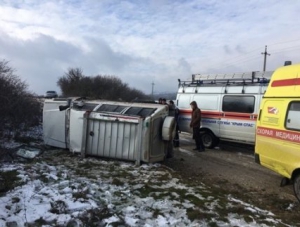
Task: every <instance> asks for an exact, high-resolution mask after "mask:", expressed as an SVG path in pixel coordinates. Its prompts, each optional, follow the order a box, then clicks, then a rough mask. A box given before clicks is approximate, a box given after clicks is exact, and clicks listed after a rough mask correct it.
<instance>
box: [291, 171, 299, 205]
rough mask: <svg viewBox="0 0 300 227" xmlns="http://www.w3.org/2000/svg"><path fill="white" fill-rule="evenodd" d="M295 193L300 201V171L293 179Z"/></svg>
mask: <svg viewBox="0 0 300 227" xmlns="http://www.w3.org/2000/svg"><path fill="white" fill-rule="evenodd" d="M293 187H294V193H295V196H296V198H297V199H298V201H299V202H300V173H298V174H297V175H296V176H295V177H294V180H293Z"/></svg>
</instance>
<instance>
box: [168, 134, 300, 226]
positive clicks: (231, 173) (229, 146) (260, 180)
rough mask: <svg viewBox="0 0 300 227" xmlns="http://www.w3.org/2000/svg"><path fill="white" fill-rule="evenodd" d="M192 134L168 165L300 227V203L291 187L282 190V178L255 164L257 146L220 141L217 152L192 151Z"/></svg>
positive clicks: (189, 178) (182, 137)
mask: <svg viewBox="0 0 300 227" xmlns="http://www.w3.org/2000/svg"><path fill="white" fill-rule="evenodd" d="M194 147H195V145H194V142H193V140H191V136H190V135H189V134H184V133H181V134H180V147H179V148H176V150H175V153H174V158H172V159H168V160H167V161H166V162H165V164H166V165H167V166H168V167H170V168H172V169H174V170H175V171H177V172H178V173H180V175H181V176H182V177H183V178H184V179H186V180H187V181H193V182H203V183H205V184H206V185H210V186H212V187H214V188H216V189H217V190H221V191H224V193H232V194H233V195H234V196H236V197H238V198H241V199H243V200H244V201H246V202H249V203H251V204H255V205H257V206H259V207H260V208H262V209H267V210H270V211H272V212H273V213H274V214H276V215H278V216H279V217H281V218H282V219H283V220H285V221H287V223H289V222H290V223H291V224H292V225H295V224H296V225H297V226H298V225H299V226H300V204H299V202H298V200H297V199H296V198H295V196H294V193H293V187H292V185H287V186H285V187H280V182H281V179H282V177H281V176H279V175H277V174H276V173H274V172H272V171H270V170H268V169H266V168H264V167H262V166H260V165H258V164H256V163H255V162H254V146H250V145H241V144H235V143H229V142H221V143H220V144H219V147H218V148H216V149H207V150H206V151H205V152H196V151H193V148H194Z"/></svg>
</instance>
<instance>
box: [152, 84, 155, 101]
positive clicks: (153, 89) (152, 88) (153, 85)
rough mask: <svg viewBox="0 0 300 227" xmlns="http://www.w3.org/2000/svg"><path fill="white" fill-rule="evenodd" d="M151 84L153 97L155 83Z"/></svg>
mask: <svg viewBox="0 0 300 227" xmlns="http://www.w3.org/2000/svg"><path fill="white" fill-rule="evenodd" d="M151 85H152V98H154V85H155V83H154V82H152V83H151Z"/></svg>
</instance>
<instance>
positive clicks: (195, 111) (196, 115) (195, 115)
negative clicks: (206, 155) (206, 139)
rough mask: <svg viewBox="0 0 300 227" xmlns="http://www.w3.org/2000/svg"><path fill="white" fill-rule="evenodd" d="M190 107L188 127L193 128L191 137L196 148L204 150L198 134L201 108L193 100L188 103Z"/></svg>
mask: <svg viewBox="0 0 300 227" xmlns="http://www.w3.org/2000/svg"><path fill="white" fill-rule="evenodd" d="M190 105H191V108H192V118H191V123H190V127H191V128H193V139H194V140H195V142H196V148H195V149H194V150H198V151H199V152H201V151H205V148H204V145H203V143H202V139H201V136H200V124H201V110H200V109H199V108H198V105H197V103H196V102H195V101H193V102H191V103H190Z"/></svg>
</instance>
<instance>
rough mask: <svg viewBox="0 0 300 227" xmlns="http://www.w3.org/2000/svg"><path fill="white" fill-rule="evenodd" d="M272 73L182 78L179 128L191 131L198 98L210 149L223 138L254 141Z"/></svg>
mask: <svg viewBox="0 0 300 227" xmlns="http://www.w3.org/2000/svg"><path fill="white" fill-rule="evenodd" d="M271 75H272V72H249V73H234V74H214V75H203V74H202V75H201V74H196V75H192V80H191V81H181V80H179V88H178V93H177V99H176V102H177V107H178V108H179V112H180V113H179V119H178V125H179V130H180V131H183V132H191V131H192V129H191V128H190V127H189V123H190V120H191V108H190V103H191V102H192V101H196V102H197V104H198V107H199V108H200V109H201V112H202V124H201V134H202V140H203V144H204V146H205V147H207V148H212V147H214V146H216V145H217V143H218V141H219V139H221V140H227V141H234V142H239V143H247V144H254V142H255V126H256V119H257V115H258V112H259V106H260V101H261V99H262V96H263V94H264V93H265V91H266V89H267V86H268V83H269V80H270V78H271Z"/></svg>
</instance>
